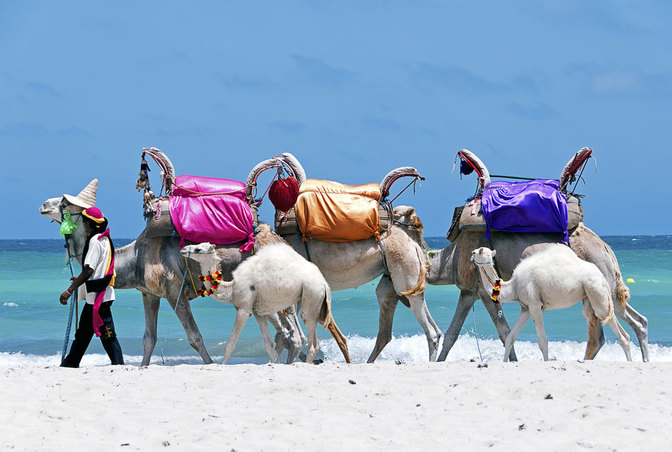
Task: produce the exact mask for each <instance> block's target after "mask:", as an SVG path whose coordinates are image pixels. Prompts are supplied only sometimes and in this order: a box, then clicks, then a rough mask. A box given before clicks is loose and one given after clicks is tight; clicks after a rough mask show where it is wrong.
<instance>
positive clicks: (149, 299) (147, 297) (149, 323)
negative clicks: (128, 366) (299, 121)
mask: <svg viewBox="0 0 672 452" xmlns="http://www.w3.org/2000/svg"><path fill="white" fill-rule="evenodd" d="M160 302H161V298H159V297H157V296H156V295H152V294H149V293H145V292H142V304H143V305H144V307H145V334H144V336H142V346H143V349H144V351H143V354H142V363H141V364H140V365H141V366H148V365H149V361H150V359H151V358H152V353H153V352H154V347H156V326H157V321H158V319H159V306H160Z"/></svg>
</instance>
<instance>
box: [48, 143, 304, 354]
mask: <svg viewBox="0 0 672 452" xmlns="http://www.w3.org/2000/svg"><path fill="white" fill-rule="evenodd" d="M155 151H156V152H157V154H158V155H159V156H160V157H161V159H162V160H163V161H165V162H166V171H167V173H168V174H166V176H167V178H168V180H170V177H172V178H173V179H174V170H173V167H172V164H170V160H169V159H168V157H167V156H165V154H163V153H162V152H161V151H158V150H155ZM97 185H98V181H97V179H94V180H93V181H91V182H90V183H89V185H88V186H87V187H86V188H85V190H86V189H88V190H87V191H88V192H90V191H93V193H94V195H93V203H95V193H96V191H97ZM83 192H84V190H83ZM73 198H76V197H70V196H65V197H54V198H49V199H47V200H46V201H45V202H44V204H42V206H41V207H40V214H42V215H43V216H45V217H47V218H51V219H52V220H54V221H56V222H57V223H60V222H61V220H62V218H63V217H62V215H63V211H64V210H68V211H70V212H71V213H72V218H73V221H74V222H75V223H76V224H78V225H79V227H78V228H77V229H75V231H74V232H73V233H72V234H71V235H69V236H68V237H66V240H67V243H68V246H69V249H70V254H71V255H72V256H74V257H75V258H76V259H77V261H78V262H79V264H80V265H81V256H82V251H83V250H84V245H85V240H86V237H85V232H84V227H83V226H82V225H81V222H82V219H81V215H79V214H80V213H81V212H82V210H84V208H86V207H88V206H82V205H76V204H73V203H72V202H71V201H69V200H68V199H70V200H73ZM93 203H91V205H93ZM80 204H81V203H80ZM113 222H114V219H111V223H112V230H113V231H114V229H113V228H114V226H113V224H114V223H113ZM113 234H114V232H113ZM149 235H150V234H148V232H147V229H145V230H143V232H142V233H141V234H140V235H139V236H138V237H137V238H136V239H135V240H134V241H133V242H132V243H130V244H128V245H126V246H124V247H121V248H119V249H117V250H116V260H115V270H116V274H117V276H116V281H115V288H116V289H137V290H139V291H140V292H141V294H142V301H143V304H144V308H145V333H144V335H143V339H142V343H143V349H144V350H143V357H142V363H141V365H142V366H146V365H148V364H149V363H150V359H151V356H152V353H153V351H154V347H155V346H156V341H157V320H158V314H159V303H160V300H161V298H165V299H166V300H168V303H169V304H170V306H171V307H172V308H173V310H174V311H175V314H176V315H177V317H178V319H179V320H180V323H181V324H182V326H183V328H184V330H185V332H186V335H187V339H188V341H189V344H190V345H191V346H192V347H193V348H194V350H196V351H197V352H198V354H199V355H200V356H201V358H202V359H203V362H204V363H205V364H210V363H212V358H211V357H210V355H209V354H208V351H207V350H206V348H205V345H204V343H203V337H202V335H201V333H200V331H199V329H198V326H197V325H196V322H195V320H194V317H193V314H192V312H191V306H190V303H189V302H190V300H192V299H194V298H196V297H197V294H196V292H195V291H194V289H193V286H192V284H191V282H189V281H186V282H185V283H184V284H182V282H183V277H184V275H185V271H186V270H187V265H185V260H184V258H183V257H182V255H181V254H180V248H181V246H180V238H179V237H150V236H149ZM239 246H240V245H239V244H232V245H219V246H218V247H217V254H218V256H219V258H220V259H221V263H220V266H221V268H222V273H223V276H224V278H226V279H230V278H231V273H232V271H233V270H234V269H235V268H236V267H237V266H238V264H239V263H240V262H242V261H243V259H245V258H246V257H248V256H249V255H250V253H248V252H245V253H241V252H240V251H239V249H238V248H239ZM188 268H189V270H191V272H192V273H198V270H199V266H198V263H197V262H195V261H188ZM281 317H284V316H280V317H277V318H275V319H271V320H272V321H273V322H274V325H273V326H274V327H275V328H276V329H277V330H278V336H277V337H276V338H277V339H279V340H283V341H284V342H285V346H287V348H288V349H289V350H290V351H289V353H290V354H292V355H294V354H296V353H298V351H297V348H298V350H300V348H301V346H302V343H303V342H302V339H301V337H300V335H299V334H300V329H298V330H297V329H296V328H295V327H294V326H293V325H292V324H291V323H288V320H287V319H285V318H281Z"/></svg>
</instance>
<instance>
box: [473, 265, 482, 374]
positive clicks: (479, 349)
mask: <svg viewBox="0 0 672 452" xmlns="http://www.w3.org/2000/svg"><path fill="white" fill-rule="evenodd" d="M477 286H478V267H476V266H475V265H474V291H473V292H472V293H473V294H474V302H473V303H472V305H471V313H472V317H473V319H474V328H473V331H474V337H476V349H477V350H478V357H479V358H481V362H483V355H482V354H481V345H480V344H479V342H478V331H476V300H478V299H479V298H480V297H479V296H478V292H477V291H476V290H477Z"/></svg>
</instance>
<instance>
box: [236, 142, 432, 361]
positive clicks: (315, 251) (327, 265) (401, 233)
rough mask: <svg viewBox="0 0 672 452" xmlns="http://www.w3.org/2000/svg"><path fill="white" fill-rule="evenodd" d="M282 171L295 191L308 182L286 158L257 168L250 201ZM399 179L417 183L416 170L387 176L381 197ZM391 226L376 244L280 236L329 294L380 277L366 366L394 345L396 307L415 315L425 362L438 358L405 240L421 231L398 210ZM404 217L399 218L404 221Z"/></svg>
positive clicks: (415, 257) (420, 279) (417, 266)
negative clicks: (312, 267)
mask: <svg viewBox="0 0 672 452" xmlns="http://www.w3.org/2000/svg"><path fill="white" fill-rule="evenodd" d="M278 167H282V168H284V169H286V170H287V171H288V172H290V174H291V175H292V176H293V177H294V178H296V180H297V181H298V183H299V185H300V184H301V183H303V182H304V181H305V180H306V173H305V171H304V169H303V167H302V166H301V164H300V163H299V162H298V160H297V159H296V158H295V157H294V156H293V155H292V154H289V153H284V154H281V155H278V156H276V157H273V158H271V159H268V160H265V161H263V162H261V163H259V164H258V165H257V166H255V167H254V168H253V169H252V171H251V172H250V174H249V176H248V179H247V186H248V196H250V197H251V196H253V191H254V188H255V187H256V180H257V177H258V176H259V174H261V172H263V171H265V170H267V169H270V168H278ZM402 176H414V177H419V174H418V173H417V171H416V170H415V169H414V168H410V167H405V168H398V169H396V170H394V171H391V172H390V173H388V174H387V176H385V178H384V179H383V181H382V182H381V185H380V189H381V192H382V193H383V195H384V196H386V195H387V194H388V193H389V188H390V186H391V185H392V183H393V182H394V181H395V180H396V179H398V178H399V177H402ZM394 215H395V221H394V222H393V225H392V226H391V227H390V228H389V229H388V230H387V231H386V232H383V233H381V235H380V241H377V240H376V239H375V238H373V237H372V238H369V239H365V240H358V241H353V242H345V243H339V242H327V241H321V240H314V239H310V240H309V241H307V242H304V241H303V240H302V236H301V235H300V234H299V233H298V231H297V232H296V233H290V234H284V233H283V234H281V235H282V236H283V238H284V239H285V241H286V242H287V243H289V244H290V245H291V246H292V248H294V250H295V251H297V252H298V253H299V254H301V255H302V256H304V257H305V258H307V259H308V260H310V261H311V262H313V263H314V264H316V265H317V266H318V268H319V269H320V271H321V272H322V274H323V275H324V277H325V279H326V280H327V282H328V283H329V286H330V287H331V290H332V291H338V290H343V289H351V288H356V287H358V286H361V285H362V284H365V283H367V282H369V281H371V280H373V279H375V278H377V277H379V276H381V275H382V278H381V279H380V282H379V283H378V286H377V287H376V296H377V298H378V303H379V308H380V315H379V321H378V335H377V338H376V344H375V346H374V349H373V351H372V352H371V354H370V355H369V358H368V362H373V361H375V359H376V358H377V357H378V355H379V354H380V353H381V352H382V350H383V348H384V347H385V345H387V344H388V343H389V342H390V340H391V339H392V321H393V318H394V311H395V309H396V306H397V302H398V301H402V302H403V303H404V304H406V305H407V306H409V307H410V308H411V310H412V311H413V314H414V315H415V317H416V319H417V321H418V323H420V326H421V327H422V329H423V331H424V332H425V335H426V337H427V345H428V347H429V360H430V361H435V360H436V356H437V354H438V347H439V340H440V338H441V331H440V329H439V328H438V326H437V325H436V323H435V322H434V319H433V318H432V316H431V315H430V313H429V309H428V308H427V304H426V302H425V296H424V289H425V287H426V285H425V263H424V256H423V254H424V253H422V250H421V249H420V246H419V245H418V244H417V243H416V242H415V241H414V240H413V239H412V238H411V237H410V236H409V233H408V232H409V231H411V230H416V229H419V228H421V227H422V223H421V222H420V220H419V219H418V218H417V216H416V215H415V213H414V210H413V209H412V208H408V207H397V208H396V209H395V212H394ZM402 217H403V218H402Z"/></svg>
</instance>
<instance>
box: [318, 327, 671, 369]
mask: <svg viewBox="0 0 672 452" xmlns="http://www.w3.org/2000/svg"><path fill="white" fill-rule="evenodd" d="M347 339H348V348H349V350H350V358H351V360H352V362H355V363H358V362H366V360H367V359H368V357H369V355H370V354H371V350H373V346H374V344H375V342H376V340H375V338H369V337H360V336H350V337H348V338H347ZM320 349H321V351H322V353H323V354H324V357H325V359H326V360H329V361H343V356H342V355H341V351H340V350H339V348H338V346H337V345H336V342H335V341H334V340H333V339H325V340H322V341H320ZM585 349H586V343H585V342H574V341H562V342H557V341H551V342H549V344H548V352H549V358H550V359H553V360H560V361H564V360H577V359H583V354H584V352H585ZM515 350H516V355H517V357H518V359H519V360H525V361H528V360H537V361H541V360H542V355H541V351H540V350H539V347H538V346H537V343H536V342H526V341H517V342H516V344H515ZM630 350H631V354H632V358H633V360H641V353H640V350H639V346H637V345H635V344H631V346H630ZM428 357H429V356H428V349H427V341H426V339H425V336H423V335H415V336H401V337H396V338H393V339H392V341H391V342H390V343H389V344H387V346H386V347H385V349H383V352H382V353H381V354H380V356H379V357H378V358H377V361H392V362H404V363H411V362H424V361H427V359H428ZM481 357H482V359H483V361H501V360H503V358H504V346H503V345H502V342H501V341H499V340H495V339H478V340H477V338H476V337H475V336H472V335H468V334H465V335H462V336H460V338H459V339H458V340H457V342H455V345H454V346H453V348H452V349H451V351H450V353H449V354H448V359H447V361H469V360H472V359H473V360H476V361H480V360H481ZM649 358H650V360H651V361H654V362H655V361H672V347H666V346H661V345H658V344H649ZM596 360H597V361H625V354H624V353H623V349H622V348H621V346H620V345H619V344H618V343H607V344H605V345H604V346H603V347H602V349H601V350H600V352H599V353H598V355H597V358H596Z"/></svg>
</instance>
